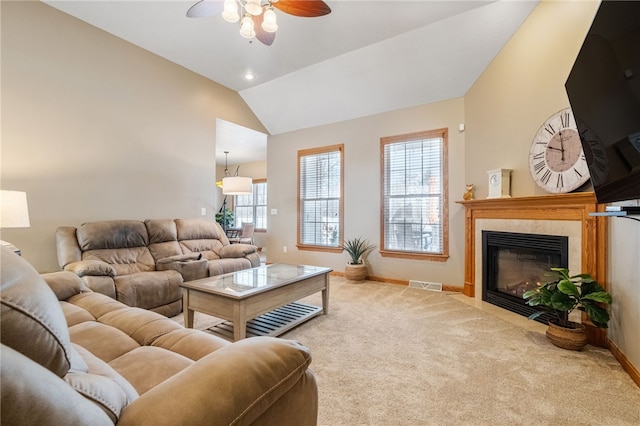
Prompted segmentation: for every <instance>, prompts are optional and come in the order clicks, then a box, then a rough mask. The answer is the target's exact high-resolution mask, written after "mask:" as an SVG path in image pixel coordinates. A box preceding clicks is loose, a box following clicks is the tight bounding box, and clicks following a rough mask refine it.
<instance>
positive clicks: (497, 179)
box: [487, 169, 512, 199]
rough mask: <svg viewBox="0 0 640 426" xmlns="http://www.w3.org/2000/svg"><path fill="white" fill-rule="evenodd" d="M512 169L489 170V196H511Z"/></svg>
mask: <svg viewBox="0 0 640 426" xmlns="http://www.w3.org/2000/svg"><path fill="white" fill-rule="evenodd" d="M511 172H512V170H511V169H493V170H487V174H488V175H489V195H488V196H487V199H489V198H511Z"/></svg>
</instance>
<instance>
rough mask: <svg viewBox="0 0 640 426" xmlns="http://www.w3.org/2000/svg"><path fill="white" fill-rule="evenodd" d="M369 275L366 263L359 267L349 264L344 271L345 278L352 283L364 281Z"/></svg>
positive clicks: (358, 265)
mask: <svg viewBox="0 0 640 426" xmlns="http://www.w3.org/2000/svg"><path fill="white" fill-rule="evenodd" d="M367 275H369V271H368V270H367V265H366V264H365V263H360V264H357V265H354V264H351V263H347V266H346V268H345V270H344V277H345V278H346V279H348V280H351V281H364V280H365V279H367Z"/></svg>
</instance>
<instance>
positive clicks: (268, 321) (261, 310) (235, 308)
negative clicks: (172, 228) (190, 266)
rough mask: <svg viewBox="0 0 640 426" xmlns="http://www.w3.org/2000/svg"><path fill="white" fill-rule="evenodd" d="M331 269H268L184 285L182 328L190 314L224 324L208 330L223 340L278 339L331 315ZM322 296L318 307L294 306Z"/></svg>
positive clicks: (189, 322)
mask: <svg viewBox="0 0 640 426" xmlns="http://www.w3.org/2000/svg"><path fill="white" fill-rule="evenodd" d="M331 271H332V269H330V268H324V267H320V266H308V265H284V264H272V265H266V266H259V267H257V268H251V269H245V270H242V271H238V272H231V273H228V274H224V275H218V276H215V277H209V278H203V279H199V280H194V281H186V282H184V283H182V284H181V285H180V286H181V287H182V307H183V311H184V318H185V326H186V327H189V328H193V317H194V312H202V313H205V314H208V315H212V316H214V317H217V318H221V319H224V320H227V321H225V322H223V323H221V324H218V325H216V326H214V327H212V328H210V329H209V331H211V332H213V333H214V334H218V335H220V336H222V337H224V338H226V339H227V340H231V341H236V340H240V339H244V338H245V337H252V336H279V335H281V334H282V333H284V332H285V331H287V330H290V329H291V328H293V327H295V326H296V325H298V324H300V323H302V322H304V321H308V320H309V319H311V318H313V317H315V316H318V315H321V314H326V313H328V312H329V273H330V272H331ZM319 291H321V292H322V307H319V306H313V305H308V304H305V303H300V302H297V301H298V300H300V299H302V298H304V297H306V296H309V295H311V294H313V293H317V292H319Z"/></svg>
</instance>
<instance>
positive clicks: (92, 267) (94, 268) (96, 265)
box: [64, 260, 116, 278]
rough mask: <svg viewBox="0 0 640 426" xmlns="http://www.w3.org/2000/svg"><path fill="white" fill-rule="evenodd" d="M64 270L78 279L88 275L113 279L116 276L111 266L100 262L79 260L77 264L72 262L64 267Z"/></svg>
mask: <svg viewBox="0 0 640 426" xmlns="http://www.w3.org/2000/svg"><path fill="white" fill-rule="evenodd" d="M64 270H65V271H69V272H73V273H74V274H76V275H77V276H79V277H84V276H87V275H89V276H94V277H95V276H97V277H100V276H104V277H111V278H114V277H115V276H116V270H115V269H114V268H113V266H111V265H109V264H108V263H107V262H103V261H102V260H80V261H78V262H72V263H69V264H68V265H67V266H65V267H64Z"/></svg>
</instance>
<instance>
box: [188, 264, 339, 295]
mask: <svg viewBox="0 0 640 426" xmlns="http://www.w3.org/2000/svg"><path fill="white" fill-rule="evenodd" d="M331 271H332V269H331V268H325V267H322V266H309V265H284V264H272V265H265V266H258V267H256V268H251V269H244V270H242V271H238V272H230V273H228V274H224V275H218V276H215V277H209V278H203V279H200V280H194V281H186V282H184V283H182V284H181V286H182V287H187V288H191V289H195V290H202V291H206V292H209V293H217V294H223V295H227V296H230V297H246V296H249V295H252V294H255V293H260V292H262V291H266V290H268V289H271V288H275V287H280V286H283V285H287V284H291V283H293V282H296V281H301V280H303V279H306V278H310V277H313V276H316V275H321V274H326V273H329V272H331Z"/></svg>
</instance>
